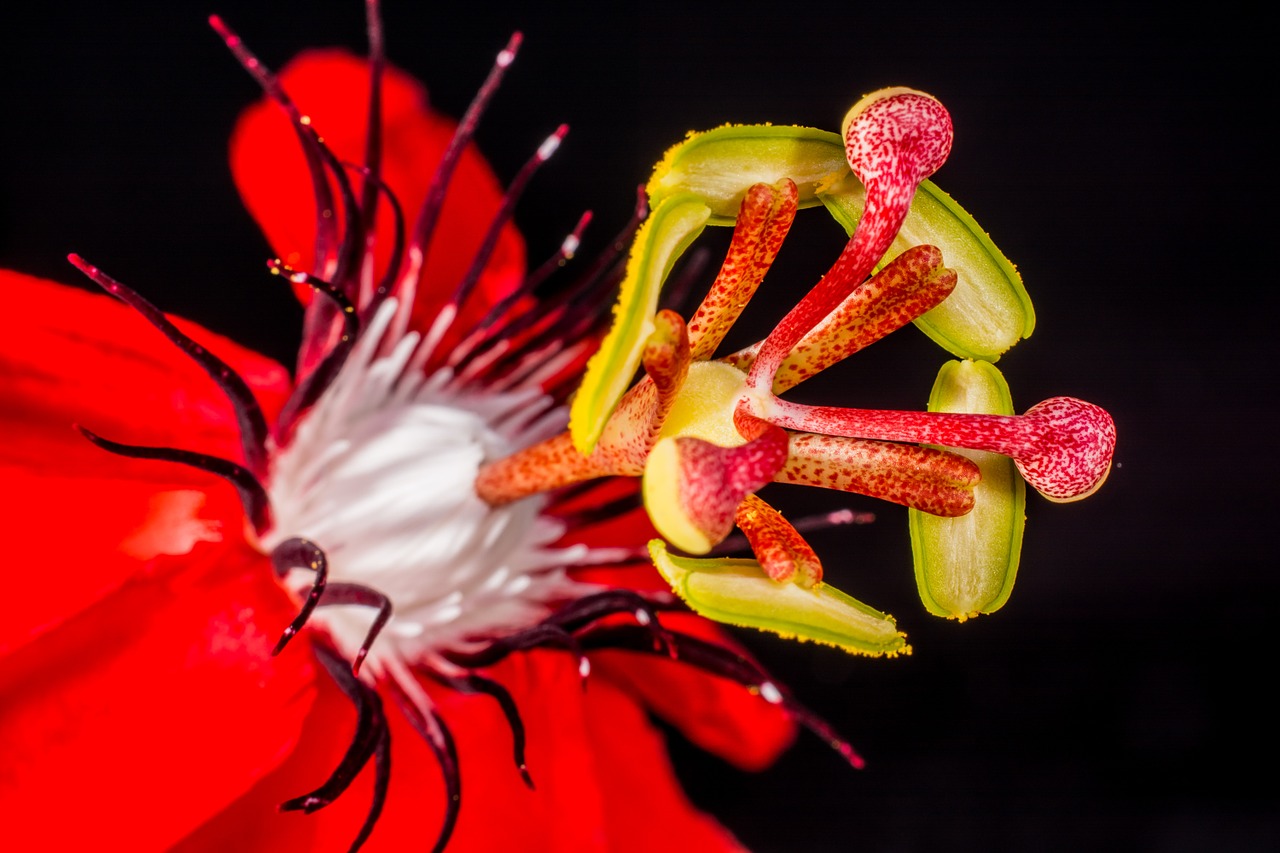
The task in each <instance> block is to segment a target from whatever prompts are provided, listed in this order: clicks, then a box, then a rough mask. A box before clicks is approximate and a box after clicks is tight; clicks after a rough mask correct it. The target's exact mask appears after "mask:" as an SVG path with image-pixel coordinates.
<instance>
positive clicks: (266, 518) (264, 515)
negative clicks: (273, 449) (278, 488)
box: [76, 425, 271, 536]
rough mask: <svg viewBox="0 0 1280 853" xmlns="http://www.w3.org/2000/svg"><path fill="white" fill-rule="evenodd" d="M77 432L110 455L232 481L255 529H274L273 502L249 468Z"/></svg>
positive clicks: (190, 454)
mask: <svg viewBox="0 0 1280 853" xmlns="http://www.w3.org/2000/svg"><path fill="white" fill-rule="evenodd" d="M76 429H78V430H80V434H81V435H83V436H84V437H85V438H87V439H89V441H91V442H93V443H94V444H95V445H97V446H98V447H101V448H102V449H103V450H105V451H107V452H108V453H114V454H116V455H117V456H124V457H127V458H129V459H155V460H158V461H161V462H176V463H178V464H179V465H186V466H188V467H190V468H197V469H199V470H201V471H205V472H207V473H210V474H214V475H216V476H218V477H221V478H222V479H224V480H226V481H227V482H229V483H230V484H231V485H233V486H235V489H236V492H238V493H239V495H240V503H241V504H243V505H244V511H245V515H247V516H248V517H249V521H250V523H252V524H253V529H254V531H255V532H256V533H257V534H258V535H260V536H261V535H262V534H264V533H266V531H267V528H269V527H270V526H271V501H270V499H269V498H268V497H267V491H266V489H264V488H263V487H262V484H261V483H259V482H258V479H257V478H256V477H254V476H253V472H252V471H250V470H249V469H248V468H244V467H242V466H240V465H237V464H236V463H234V462H229V461H227V460H226V459H219V458H218V457H217V456H207V455H205V454H203V453H193V452H191V451H190V450H178V449H177V448H173V447H146V446H143V445H139V444H121V443H120V442H118V441H112V440H111V439H109V438H103V437H102V436H100V435H98V434H97V433H94V432H92V431H90V430H87V429H85V428H84V427H82V426H79V425H77V426H76Z"/></svg>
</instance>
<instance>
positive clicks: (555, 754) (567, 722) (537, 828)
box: [178, 652, 738, 853]
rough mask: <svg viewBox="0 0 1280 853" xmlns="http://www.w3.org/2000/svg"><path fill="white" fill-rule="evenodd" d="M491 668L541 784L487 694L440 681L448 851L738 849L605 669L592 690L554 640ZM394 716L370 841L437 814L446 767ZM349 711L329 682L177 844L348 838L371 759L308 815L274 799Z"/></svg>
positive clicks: (330, 844)
mask: <svg viewBox="0 0 1280 853" xmlns="http://www.w3.org/2000/svg"><path fill="white" fill-rule="evenodd" d="M490 674H491V676H492V677H494V678H496V679H498V680H499V681H500V682H502V683H503V684H504V685H505V686H506V687H507V689H508V690H510V691H511V693H512V695H513V696H514V698H515V700H516V703H517V704H518V706H519V708H520V712H521V716H522V718H523V720H524V723H525V727H526V730H527V732H528V736H529V746H528V764H529V770H530V772H531V773H532V775H533V778H534V784H535V785H536V786H537V787H536V789H535V790H533V791H530V790H529V789H528V788H526V787H525V786H524V784H523V783H522V782H521V780H520V776H519V774H518V773H517V772H516V768H515V766H514V764H513V762H512V758H511V749H510V747H511V742H510V739H509V736H508V735H507V734H506V732H507V728H506V723H505V722H504V721H503V719H502V716H501V715H500V714H499V712H498V710H497V706H496V705H495V703H494V702H493V700H491V699H489V698H488V697H485V696H463V695H461V694H458V693H454V692H452V691H446V690H433V691H432V694H433V696H434V698H435V699H436V701H437V702H438V703H439V709H440V712H441V713H442V714H443V716H444V718H445V720H446V722H447V724H448V725H449V727H450V730H451V731H452V732H453V735H454V738H455V740H456V742H457V745H458V754H459V759H460V762H461V767H462V811H461V814H460V816H459V820H458V826H457V830H456V832H455V833H454V836H453V839H452V840H451V842H450V844H449V848H448V849H449V853H460V851H491V850H521V851H548V853H553V851H562V850H605V849H607V850H615V851H628V850H637V851H639V850H677V849H679V850H684V849H691V850H692V849H697V850H705V851H711V853H714V851H718V850H736V849H738V847H737V846H736V844H734V842H733V840H732V838H730V837H729V836H728V834H727V833H726V832H725V831H724V830H723V829H722V828H720V827H719V826H718V825H717V824H716V823H715V822H714V821H712V820H710V819H709V818H707V817H706V816H704V815H702V814H701V813H699V812H697V811H696V810H695V809H693V808H692V807H691V806H690V805H689V803H688V801H687V800H686V799H685V797H684V795H683V794H682V793H681V791H680V789H679V786H678V784H677V782H676V780H675V778H674V777H673V776H672V774H671V768H670V766H669V764H668V762H667V758H666V748H665V745H664V744H663V743H662V742H661V736H660V735H659V734H658V733H657V732H656V731H655V730H654V729H653V728H652V726H650V724H649V722H648V720H647V719H646V718H645V715H644V712H643V710H642V709H641V708H640V707H639V706H637V705H636V704H635V702H634V701H633V700H632V699H630V698H629V697H628V696H627V695H626V694H625V693H623V692H622V691H619V690H618V689H617V688H616V687H614V686H613V685H611V684H609V683H608V682H606V681H602V680H599V681H597V680H593V681H591V683H590V684H589V686H588V688H587V690H586V691H585V692H584V691H583V690H582V685H581V682H580V680H579V678H578V674H577V668H576V664H575V663H574V662H573V661H572V660H571V659H570V658H569V657H568V656H567V655H564V654H560V653H555V652H534V653H531V654H526V655H517V656H515V657H513V658H511V659H508V660H507V661H504V662H503V663H502V664H500V665H499V666H496V667H494V668H493V670H492V672H491V673H490ZM388 717H389V719H390V722H391V727H392V767H393V770H392V778H391V788H390V795H389V797H388V800H387V806H386V809H385V810H384V811H383V814H382V819H381V820H380V821H379V823H378V825H377V827H376V828H375V829H374V831H373V835H372V836H371V837H370V839H369V842H368V844H367V845H366V846H365V848H364V850H365V851H384V850H385V851H391V853H403V851H405V850H417V849H425V848H426V847H429V846H430V844H431V841H432V840H433V838H434V834H435V833H436V831H437V830H438V829H439V826H440V821H441V820H442V811H443V802H444V794H443V788H442V786H441V782H440V771H439V768H438V766H437V764H436V761H435V757H434V756H433V755H432V754H431V752H430V750H428V749H427V747H426V745H425V744H423V742H422V740H421V739H420V738H419V737H418V736H417V734H416V733H414V732H413V731H412V730H411V729H410V728H409V726H408V724H407V723H405V722H404V719H403V717H402V715H401V714H400V713H399V712H398V711H397V710H396V709H395V708H394V706H393V705H392V704H391V703H390V702H388ZM353 721H354V711H353V710H352V709H351V708H350V706H349V704H348V703H347V702H346V700H345V699H344V698H343V697H342V696H341V694H339V693H338V692H337V689H336V688H334V687H332V686H331V685H322V686H321V688H320V698H319V700H318V701H317V703H316V707H315V711H314V712H313V714H312V718H311V719H310V720H308V724H307V727H306V729H305V731H304V734H303V739H302V741H301V742H300V744H299V746H298V748H297V750H295V753H294V755H293V757H292V758H291V759H290V761H289V762H288V763H287V764H285V765H284V766H282V767H281V768H280V769H279V770H278V771H277V772H276V773H274V774H272V776H270V777H268V778H267V779H264V780H263V782H262V783H261V784H260V785H258V786H257V787H256V788H255V789H254V790H253V791H252V792H250V793H249V795H247V796H246V797H245V798H244V799H243V800H241V801H240V802H238V803H237V804H235V805H234V806H233V807H232V808H230V809H229V810H227V811H226V812H224V813H222V814H220V815H218V816H217V817H216V818H215V819H214V820H212V821H211V822H210V823H209V824H207V825H205V826H204V827H202V828H201V829H200V830H199V831H198V832H197V833H195V834H194V835H192V836H191V837H190V838H189V839H187V841H186V843H184V844H183V845H182V846H180V847H179V848H178V851H181V853H198V851H214V850H218V851H221V850H226V849H229V848H231V847H234V848H235V849H237V850H245V851H256V850H261V851H277V850H301V849H306V850H309V851H312V853H318V851H334V852H335V853H338V851H344V850H346V849H347V845H348V844H349V843H350V840H351V839H352V838H353V837H354V835H355V833H356V831H357V830H358V828H359V826H360V824H361V823H362V822H363V820H364V815H365V810H366V809H367V807H368V803H369V796H370V791H371V776H372V774H371V773H370V772H369V771H368V770H366V772H365V773H364V774H362V776H361V777H360V778H359V779H358V780H357V781H356V783H355V784H354V785H352V787H351V789H350V790H349V791H348V792H347V793H346V794H345V795H344V796H343V797H342V798H340V799H339V800H338V801H337V802H336V803H334V804H333V805H331V806H329V807H327V808H325V809H322V810H321V811H319V812H317V813H316V814H314V815H310V816H307V815H299V814H285V815H278V814H276V813H275V807H276V806H277V805H278V804H279V803H280V802H281V801H283V800H284V799H287V798H289V797H292V796H296V795H298V794H300V793H302V792H304V791H306V790H309V789H310V788H312V787H314V786H315V785H317V784H319V783H320V782H321V781H323V780H324V779H325V777H326V776H327V775H328V773H329V772H330V771H331V770H332V768H333V767H334V766H335V765H336V763H337V761H338V759H339V757H340V756H341V754H342V750H343V748H344V747H345V746H346V739H347V738H349V737H350V733H351V728H352V724H353ZM659 816H660V817H661V819H660V820H659V819H657V817H659Z"/></svg>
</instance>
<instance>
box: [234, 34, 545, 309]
mask: <svg viewBox="0 0 1280 853" xmlns="http://www.w3.org/2000/svg"><path fill="white" fill-rule="evenodd" d="M280 77H281V81H282V83H283V85H284V88H285V90H286V91H287V92H288V93H289V96H290V97H291V98H292V99H293V101H294V102H295V103H296V104H297V105H298V107H299V108H300V109H301V110H302V111H303V113H304V114H306V115H308V116H310V118H311V119H312V126H313V127H315V128H316V129H317V130H318V131H319V132H320V134H321V135H322V136H323V138H324V141H325V143H326V144H327V145H328V146H329V147H330V149H331V150H332V151H333V152H334V153H335V154H336V155H337V156H338V158H339V159H341V160H344V161H347V162H352V163H363V162H364V145H365V129H366V124H367V121H368V97H369V66H368V63H367V62H366V61H365V60H363V59H359V58H357V57H355V56H352V55H351V54H349V53H346V52H344V51H339V50H314V51H308V52H306V53H303V54H301V55H299V56H298V57H297V58H296V59H294V60H293V61H292V62H290V63H289V64H288V65H287V66H286V67H285V69H284V71H283V72H281V75H280ZM382 103H383V108H382V115H383V160H382V180H383V182H384V183H385V184H386V185H387V186H388V187H389V188H390V189H391V191H392V192H393V193H395V195H396V197H397V198H398V199H399V201H400V204H401V206H402V207H403V209H404V212H405V219H406V223H407V228H408V229H410V230H412V228H413V223H414V221H415V219H416V217H417V212H418V209H419V207H421V205H422V202H423V200H424V199H425V198H426V194H427V188H428V187H429V186H430V183H431V178H432V176H433V175H434V173H435V168H436V164H437V163H438V162H439V161H440V157H441V155H442V154H443V153H444V150H445V148H446V147H447V146H448V144H449V141H450V140H451V139H452V138H453V131H454V126H455V125H454V123H453V122H452V121H450V120H448V119H445V118H443V117H441V116H439V115H436V114H435V113H433V112H431V111H430V109H429V108H428V106H427V94H426V90H425V88H424V87H423V86H422V84H421V83H419V82H418V81H416V80H414V79H413V78H412V77H410V76H409V75H407V74H405V73H404V72H402V71H400V70H399V69H396V68H393V67H390V66H388V67H387V69H386V74H385V76H384V78H383V90H382ZM231 169H232V172H233V174H234V176H235V180H236V186H237V187H238V188H239V190H240V195H241V197H242V198H243V199H244V202H245V205H246V206H247V207H248V208H249V212H250V213H252V214H253V217H254V218H255V219H256V220H257V221H258V224H259V226H261V228H262V230H263V232H264V233H265V234H266V237H267V240H268V241H269V242H270V243H271V245H272V246H273V247H274V248H275V251H276V252H278V253H279V255H280V257H281V258H282V259H283V260H284V261H285V263H286V264H289V265H290V266H294V267H297V268H300V269H310V268H311V264H312V261H313V259H314V258H313V250H314V242H315V219H316V213H315V205H314V204H313V203H312V199H313V193H312V189H311V178H310V173H309V172H308V171H307V166H306V161H305V159H304V157H303V155H302V151H301V149H300V148H299V145H298V139H297V135H296V134H295V133H294V131H293V128H292V127H291V125H290V123H289V121H288V119H287V118H286V117H285V115H284V112H283V111H282V110H281V109H280V108H279V107H278V106H276V105H275V104H273V103H271V102H270V101H268V100H266V99H265V98H264V99H263V100H262V101H260V102H258V103H257V104H255V105H253V106H251V107H250V108H249V109H247V110H245V112H244V113H243V114H242V115H241V117H240V120H239V122H238V123H237V125H236V128H235V132H234V133H233V135H232V137H231ZM356 186H359V184H358V182H357V183H356ZM335 198H337V196H335ZM501 199H502V189H501V188H500V186H499V184H498V181H497V179H496V178H495V177H494V175H493V173H492V171H490V169H489V166H488V164H486V163H485V162H484V160H483V159H482V158H481V156H480V155H479V153H478V152H477V151H476V150H475V148H474V146H472V147H469V148H468V149H467V150H466V151H465V152H464V154H463V156H462V159H461V161H460V162H459V164H458V168H457V171H456V172H455V173H454V176H453V182H452V185H451V187H450V190H449V192H448V194H447V195H446V197H445V204H444V208H443V211H442V215H441V217H440V220H439V223H438V225H437V228H436V233H435V237H434V239H433V241H432V243H431V246H430V248H429V250H428V252H427V259H426V266H425V269H424V273H423V277H422V280H421V282H420V284H419V288H418V300H417V302H418V304H417V306H416V307H415V311H414V316H415V321H416V325H417V327H418V328H423V329H425V328H426V327H427V326H429V325H430V321H431V320H432V319H433V318H434V317H435V315H436V314H437V313H438V311H439V307H440V305H442V304H443V302H444V300H445V299H446V298H447V297H448V296H449V294H450V293H451V292H452V290H453V287H454V285H456V284H457V283H458V282H459V281H460V280H461V279H462V277H463V275H464V274H465V272H466V270H467V268H468V267H469V266H470V265H471V260H472V257H473V256H474V254H475V251H476V249H477V248H478V247H479V245H480V242H481V240H482V238H483V236H484V233H485V230H486V229H487V228H488V227H489V222H490V220H491V219H492V218H493V215H494V214H495V213H496V212H497V210H498V206H499V203H500V202H501ZM377 223H378V232H377V242H376V245H375V259H376V264H375V268H376V271H377V274H378V275H381V274H382V272H383V270H384V269H385V268H386V266H387V261H388V258H389V256H390V252H391V247H392V245H393V242H394V241H393V232H392V217H391V208H390V205H388V204H387V203H385V202H383V203H382V204H381V205H380V207H379V210H378V219H377ZM523 274H524V243H523V241H522V240H521V238H520V235H519V233H518V232H517V231H516V230H515V228H514V227H512V226H507V227H506V228H505V229H504V230H503V232H502V237H501V238H500V239H499V241H498V244H497V247H496V250H495V252H494V256H493V259H492V260H491V261H490V263H489V265H488V267H487V269H486V272H485V273H484V275H483V276H482V277H481V279H480V282H479V284H478V285H477V289H476V293H477V295H478V297H482V298H478V299H477V300H476V302H477V303H481V304H482V305H485V304H492V303H493V302H494V301H496V300H497V299H499V298H501V297H502V296H503V295H505V294H506V293H508V292H510V290H511V289H512V288H514V287H515V286H516V285H517V284H518V283H519V281H520V279H521V277H522V276H523ZM476 311H478V309H473V311H472V312H466V313H464V315H463V316H464V319H466V318H468V317H471V315H472V314H473V313H475V315H476V316H475V318H474V319H478V317H479V313H476Z"/></svg>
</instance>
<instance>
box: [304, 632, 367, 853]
mask: <svg viewBox="0 0 1280 853" xmlns="http://www.w3.org/2000/svg"><path fill="white" fill-rule="evenodd" d="M315 653H316V658H317V659H319V661H320V663H321V664H323V665H324V668H325V670H326V671H328V673H329V675H330V676H331V677H332V678H333V680H334V681H335V682H336V683H337V685H338V687H339V688H341V690H342V692H343V693H345V694H346V696H347V698H348V699H350V700H351V703H352V704H353V705H355V707H356V714H357V716H356V731H355V735H354V736H353V737H352V739H351V744H350V745H349V746H348V747H347V751H346V753H345V754H344V755H343V756H342V760H341V761H340V762H339V763H338V766H337V767H336V768H335V769H334V771H333V773H332V774H330V776H329V778H328V779H327V780H325V783H324V784H323V785H321V786H320V787H319V788H316V789H315V790H314V791H311V792H310V793H307V794H303V795H302V796H300V797H294V798H293V799H291V800H288V801H286V802H284V803H281V805H280V810H281V811H286V812H287V811H302V812H305V813H307V814H311V813H312V812H315V811H317V810H319V809H322V808H324V807H325V806H327V805H329V804H330V803H332V802H333V801H334V800H336V799H337V798H338V797H340V796H341V795H342V794H343V792H345V791H346V790H347V788H348V787H350V785H351V783H352V782H353V781H354V780H355V778H356V776H358V775H359V773H360V771H361V770H363V769H364V766H365V765H366V764H368V763H369V759H370V758H373V766H374V779H373V801H372V802H371V803H370V804H369V811H368V813H367V814H366V815H365V819H364V824H363V825H362V826H361V827H360V832H359V834H358V835H357V836H356V838H355V840H354V841H352V843H351V847H350V848H348V850H349V853H356V851H357V850H359V849H360V848H361V847H363V846H364V843H365V841H366V840H368V838H369V833H371V832H372V831H373V827H374V825H375V824H376V823H377V822H378V817H379V816H380V815H381V814H382V807H383V805H384V804H385V803H386V800H387V787H388V785H389V784H390V782H391V730H390V728H388V726H387V717H386V714H385V712H384V711H383V710H382V698H381V697H380V696H379V695H378V691H377V690H374V689H373V688H372V687H370V686H369V685H367V684H365V683H364V682H363V681H361V680H360V679H358V678H356V677H355V676H354V675H353V674H352V673H351V670H350V669H349V668H348V666H347V662H346V661H345V660H344V659H343V658H342V656H341V655H339V654H338V653H337V652H335V651H333V650H332V649H329V648H327V647H326V646H324V645H322V644H319V643H317V644H316V645H315Z"/></svg>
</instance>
